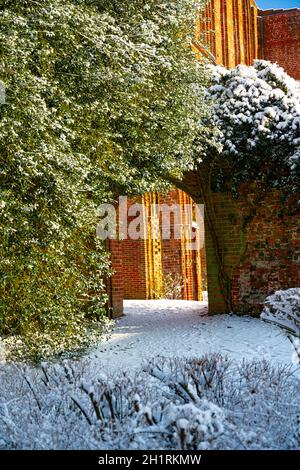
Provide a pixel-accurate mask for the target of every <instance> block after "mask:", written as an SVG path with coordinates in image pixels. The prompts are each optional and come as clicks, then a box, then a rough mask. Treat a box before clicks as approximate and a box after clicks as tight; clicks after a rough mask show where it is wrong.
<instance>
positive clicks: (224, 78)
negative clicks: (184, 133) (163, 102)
mask: <svg viewBox="0 0 300 470" xmlns="http://www.w3.org/2000/svg"><path fill="white" fill-rule="evenodd" d="M211 72H212V85H211V86H210V87H209V89H208V92H207V95H208V98H209V100H211V102H212V110H213V113H212V121H213V123H214V124H215V125H217V126H218V128H219V130H220V134H219V141H220V143H221V144H222V146H223V150H222V153H221V160H222V162H223V163H222V164H221V167H223V171H224V174H225V175H226V168H227V173H228V174H227V177H228V179H229V180H232V179H233V181H231V184H233V186H235V187H236V189H238V186H239V183H240V182H242V181H249V180H250V181H252V180H260V181H263V182H265V184H266V185H267V184H268V185H269V186H270V187H271V188H278V187H279V188H281V189H286V190H287V191H293V192H297V191H299V176H300V88H299V84H298V83H297V82H296V81H295V80H294V79H293V78H291V77H290V76H289V75H287V74H286V73H285V72H284V70H283V69H282V68H281V67H279V66H278V65H277V64H272V63H271V62H268V61H263V60H256V61H254V64H253V66H251V67H249V66H245V65H238V66H237V67H235V68H233V69H230V70H228V69H226V68H224V67H220V66H212V67H211ZM221 184H222V181H221Z"/></svg>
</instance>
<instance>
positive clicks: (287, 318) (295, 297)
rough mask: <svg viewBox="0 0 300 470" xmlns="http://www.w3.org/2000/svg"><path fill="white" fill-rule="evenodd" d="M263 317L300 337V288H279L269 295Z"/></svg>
mask: <svg viewBox="0 0 300 470" xmlns="http://www.w3.org/2000/svg"><path fill="white" fill-rule="evenodd" d="M261 318H262V319H263V320H265V321H267V322H270V323H274V324H275V325H277V326H280V328H283V329H284V330H286V331H287V332H289V333H291V334H292V335H294V336H297V337H298V338H300V288H299V287H295V288H292V289H287V290H279V291H276V292H275V293H274V294H272V295H270V296H269V297H267V298H266V300H265V302H264V308H263V311H262V313H261Z"/></svg>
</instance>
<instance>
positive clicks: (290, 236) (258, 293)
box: [207, 192, 300, 313]
mask: <svg viewBox="0 0 300 470" xmlns="http://www.w3.org/2000/svg"><path fill="white" fill-rule="evenodd" d="M213 203H214V211H215V214H216V226H215V230H216V233H217V236H218V239H219V242H220V246H221V248H222V257H223V266H224V268H225V272H226V274H227V275H228V277H229V279H230V281H231V289H230V293H231V303H232V308H233V310H234V311H236V312H239V313H243V312H250V313H251V312H254V313H255V312H259V311H260V308H261V304H262V303H263V301H264V299H265V297H266V296H267V295H269V294H271V293H273V292H274V291H276V290H278V289H287V288H290V287H297V286H299V285H300V214H299V213H298V214H294V215H281V212H282V209H283V208H284V207H285V208H286V204H285V205H284V207H283V205H282V201H281V199H280V195H279V194H278V193H276V192H274V193H272V194H270V196H269V198H268V199H267V200H266V201H265V203H264V204H263V205H262V206H261V207H260V208H258V210H257V212H256V214H255V216H254V217H253V218H252V219H251V221H250V223H249V225H246V228H245V229H243V224H244V221H245V218H246V217H247V216H248V215H249V207H247V206H245V204H244V203H241V202H240V201H238V200H234V199H232V198H231V197H230V196H229V195H227V194H222V193H218V194H214V195H213ZM288 212H289V211H287V214H288ZM207 257H208V295H209V310H210V312H211V313H223V312H226V308H227V307H226V305H225V302H224V297H223V294H222V288H221V287H220V278H219V270H218V266H217V262H216V259H215V254H214V247H213V243H212V238H211V235H210V233H209V229H208V228H207Z"/></svg>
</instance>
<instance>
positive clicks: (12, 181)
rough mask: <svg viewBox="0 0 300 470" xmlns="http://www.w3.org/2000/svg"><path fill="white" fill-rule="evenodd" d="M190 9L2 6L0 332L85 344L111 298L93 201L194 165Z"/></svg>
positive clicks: (137, 3) (197, 88) (196, 73)
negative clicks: (106, 290) (3, 101)
mask: <svg viewBox="0 0 300 470" xmlns="http://www.w3.org/2000/svg"><path fill="white" fill-rule="evenodd" d="M198 3H199V2H198ZM194 18H195V10H194V9H193V7H192V5H191V2H190V1H188V0H180V1H178V0H176V1H175V0H173V1H170V2H168V3H166V4H165V3H161V2H160V1H159V0H148V1H147V2H146V1H144V0H134V1H132V0H131V1H129V0H127V1H123V2H119V1H114V0H109V1H108V0H105V1H102V0H97V1H92V0H51V1H50V0H43V1H39V0H34V1H33V0H4V1H3V2H2V6H1V26H0V42H1V63H2V67H1V71H0V79H1V80H2V82H3V84H4V86H5V89H6V100H7V103H6V105H1V106H0V162H1V165H0V227H1V232H0V274H1V277H0V334H1V335H5V336H6V337H8V338H11V336H13V337H14V338H17V337H18V335H21V338H22V341H23V343H24V342H25V344H23V346H24V350H22V351H23V352H24V351H25V352H26V351H27V352H30V351H31V352H32V355H34V356H35V357H37V358H38V357H41V356H44V355H45V351H46V350H45V345H48V346H50V353H51V351H52V352H53V351H55V353H58V352H59V351H61V350H65V349H70V348H72V347H73V346H74V347H78V345H82V344H84V345H85V344H86V342H87V336H86V332H87V327H88V326H89V324H90V322H91V321H92V322H98V321H99V320H100V319H101V317H102V316H103V313H104V308H103V306H104V303H105V301H106V296H105V294H104V281H103V278H104V277H105V276H106V274H107V269H108V260H107V257H106V255H105V252H104V249H103V247H102V246H101V245H100V244H98V246H97V243H96V242H95V240H94V233H95V226H96V223H97V206H98V205H99V204H100V203H101V202H103V201H107V200H109V199H111V198H113V197H114V195H115V194H116V193H118V192H120V191H126V192H127V193H130V192H133V191H134V192H139V191H140V192H141V191H145V190H149V189H152V188H154V187H155V184H156V183H157V182H158V181H159V179H160V178H159V177H160V175H162V174H163V173H164V171H165V169H166V168H167V169H168V171H169V169H170V168H172V169H174V171H177V168H179V167H182V166H183V165H186V164H188V162H190V161H191V158H192V157H191V155H192V151H191V147H192V141H193V136H194V134H195V131H196V127H197V122H198V119H199V115H200V114H201V112H202V111H201V110H202V109H203V94H202V88H201V85H200V83H201V80H203V72H202V69H201V67H200V65H199V64H197V62H196V61H195V60H194V56H193V54H192V51H191V48H190V41H191V37H192V34H193V27H194ZM196 83H197V85H196ZM150 168H151V171H150ZM153 168H154V169H156V170H155V171H156V178H155V181H154V183H153Z"/></svg>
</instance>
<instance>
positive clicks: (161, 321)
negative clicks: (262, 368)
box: [90, 300, 292, 371]
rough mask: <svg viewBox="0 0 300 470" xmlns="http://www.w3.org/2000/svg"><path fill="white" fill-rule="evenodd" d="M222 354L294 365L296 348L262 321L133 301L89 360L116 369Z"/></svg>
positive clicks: (198, 306) (178, 304) (196, 305)
mask: <svg viewBox="0 0 300 470" xmlns="http://www.w3.org/2000/svg"><path fill="white" fill-rule="evenodd" d="M212 352H222V353H223V354H227V355H228V356H229V357H232V358H235V359H242V358H249V359H250V358H253V357H256V358H260V359H263V358H265V359H268V360H271V361H273V362H277V363H278V362H285V363H286V362H288V363H291V357H292V348H291V345H290V343H289V341H288V340H287V339H286V338H285V337H284V335H283V334H282V333H281V331H280V330H279V329H278V328H277V327H275V326H272V325H269V324H266V323H263V322H262V320H260V319H257V318H250V317H238V316H230V315H218V316H214V317H208V316H207V304H206V303H204V302H187V301H181V300H154V301H153V300H151V301H140V300H130V301H126V302H125V316H124V317H122V318H121V319H119V320H118V321H117V325H116V328H115V330H114V333H113V335H112V337H111V339H110V340H109V341H107V342H106V343H103V344H101V346H100V347H99V348H98V349H97V350H96V351H94V352H93V353H92V354H91V355H90V358H91V359H92V361H95V367H96V366H97V368H98V367H99V365H100V363H101V366H102V368H103V369H107V368H109V370H111V371H114V370H117V369H121V368H122V369H123V368H130V369H133V368H136V367H139V366H140V365H141V364H142V363H143V361H146V360H147V359H149V358H151V357H153V356H156V355H160V356H167V357H170V356H171V357H175V356H180V357H183V356H201V355H203V354H205V353H212Z"/></svg>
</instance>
